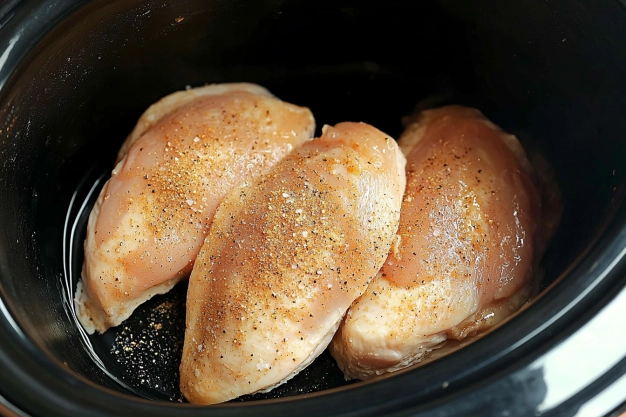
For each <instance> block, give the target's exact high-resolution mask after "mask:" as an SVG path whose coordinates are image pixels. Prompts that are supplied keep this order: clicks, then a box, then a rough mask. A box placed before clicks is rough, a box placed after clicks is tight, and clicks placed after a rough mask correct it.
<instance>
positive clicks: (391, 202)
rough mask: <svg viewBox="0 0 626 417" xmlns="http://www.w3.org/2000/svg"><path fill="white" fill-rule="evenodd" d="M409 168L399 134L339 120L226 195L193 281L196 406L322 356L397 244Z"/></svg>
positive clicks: (190, 345)
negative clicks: (396, 135)
mask: <svg viewBox="0 0 626 417" xmlns="http://www.w3.org/2000/svg"><path fill="white" fill-rule="evenodd" d="M404 167H405V158H404V156H403V155H402V153H401V152H400V150H399V148H398V146H397V144H396V142H395V141H394V140H393V139H392V138H390V137H389V136H387V135H385V134H384V133H382V132H380V131H379V130H377V129H375V128H373V127H371V126H369V125H366V124H362V123H341V124H338V125H337V126H336V127H329V126H325V128H324V130H323V135H322V137H321V138H319V139H315V140H314V141H312V142H309V143H307V144H305V145H303V146H302V147H300V148H299V149H298V150H296V151H294V152H293V153H292V154H291V155H290V156H288V157H287V158H285V159H284V160H283V161H281V162H280V163H279V164H277V165H276V166H275V167H274V168H273V169H272V170H271V171H270V172H269V173H268V174H267V175H265V176H263V177H261V178H260V179H258V180H256V181H251V182H250V183H249V184H247V185H245V186H243V187H241V188H238V189H235V190H233V191H232V192H231V193H230V194H229V195H228V196H227V197H226V198H225V199H224V201H223V202H222V204H221V205H220V206H219V208H218V210H217V213H216V215H215V219H214V221H213V225H212V227H211V231H210V234H209V236H208V237H207V240H206V243H205V244H204V246H203V247H202V250H201V252H200V255H199V256H198V260H197V261H196V265H195V267H194V270H193V272H192V274H191V278H190V282H189V290H188V294H187V329H186V334H185V344H184V349H183V359H182V364H181V368H180V369H181V372H180V375H181V390H182V392H183V394H184V395H185V397H186V398H187V399H188V400H189V401H190V402H192V403H195V404H213V403H219V402H223V401H227V400H230V399H232V398H235V397H238V396H240V395H244V394H250V393H254V392H257V391H264V392H266V391H269V390H271V389H272V388H274V387H275V386H277V385H280V384H281V383H283V382H285V381H287V380H288V379H290V378H291V377H293V376H294V375H295V374H297V373H298V372H299V371H300V370H302V369H303V368H304V367H306V366H307V365H308V364H310V363H311V362H312V361H313V360H314V359H315V358H316V357H317V356H318V355H319V354H320V353H321V352H322V351H323V350H324V349H325V348H326V346H327V345H328V343H329V342H330V340H331V338H332V336H333V334H334V333H335V331H336V329H337V327H338V325H339V322H340V321H341V319H342V317H343V316H344V314H345V312H346V310H347V309H348V307H349V306H350V304H351V303H352V302H353V301H354V300H355V299H356V298H357V297H358V296H359V295H361V294H362V293H363V291H364V290H365V288H366V287H367V284H368V283H369V281H370V280H371V279H372V278H373V277H374V276H375V275H376V272H378V270H379V268H380V267H381V265H382V264H383V262H384V261H385V258H386V256H387V253H388V251H389V247H390V245H391V243H392V242H393V240H394V238H395V234H396V231H397V226H398V222H399V218H400V204H401V200H402V194H403V192H404V185H405V173H404Z"/></svg>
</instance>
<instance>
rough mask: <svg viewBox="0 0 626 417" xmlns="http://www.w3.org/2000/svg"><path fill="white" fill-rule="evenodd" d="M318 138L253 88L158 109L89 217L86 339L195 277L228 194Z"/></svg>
mask: <svg viewBox="0 0 626 417" xmlns="http://www.w3.org/2000/svg"><path fill="white" fill-rule="evenodd" d="M314 130H315V122H314V119H313V115H312V114H311V112H310V111H309V109H307V108H304V107H299V106H295V105H292V104H289V103H285V102H282V101H280V100H279V99H277V98H275V97H273V96H272V95H271V94H270V93H269V92H268V91H267V90H266V89H264V88H262V87H260V86H257V85H254V84H243V83H242V84H218V85H209V86H205V87H200V88H197V89H191V90H187V91H181V92H177V93H174V94H172V95H170V96H167V97H165V98H163V99H162V100H160V101H159V102H157V103H155V104H154V105H152V106H151V107H150V108H149V109H148V110H147V111H146V112H145V113H144V114H143V115H142V116H141V118H140V119H139V122H138V124H137V126H136V128H135V130H134V131H133V133H131V135H130V136H129V137H128V139H127V141H126V142H125V143H124V145H123V146H122V149H121V150H120V154H119V156H118V162H117V164H116V166H115V168H114V169H113V172H112V175H111V179H109V181H108V182H107V183H106V184H105V186H104V188H103V189H102V191H101V193H100V195H99V197H98V200H97V202H96V204H95V206H94V208H93V210H92V212H91V214H90V216H89V222H88V226H87V237H86V240H85V261H84V264H83V271H82V282H79V284H78V287H77V290H76V297H75V305H76V311H77V316H78V318H79V319H80V321H81V323H82V324H83V326H84V327H85V329H86V330H87V331H88V332H89V333H93V332H94V331H98V332H100V333H103V332H104V331H106V330H107V329H108V328H109V327H113V326H116V325H118V324H120V323H121V322H122V321H123V320H125V319H126V318H128V317H129V316H130V314H131V313H132V312H133V310H134V309H135V308H136V307H137V306H138V305H139V304H141V303H143V302H144V301H146V300H148V299H150V298H151V297H152V296H154V295H156V294H162V293H165V292H167V291H168V290H169V289H170V288H172V287H173V286H174V284H176V283H177V282H178V281H179V280H181V279H182V278H184V277H186V276H188V275H189V273H190V272H191V269H192V267H193V263H194V261H195V259H196V256H197V254H198V252H199V250H200V247H201V245H202V243H203V242H204V238H205V236H206V234H207V233H208V228H209V225H210V223H211V220H212V218H213V215H214V213H215V210H216V208H217V206H218V204H219V203H220V201H221V200H222V199H223V197H224V196H225V195H226V193H228V192H229V191H230V190H231V189H232V188H233V187H235V186H237V185H239V184H241V183H242V182H243V181H244V180H248V179H250V178H251V177H256V176H258V175H261V174H263V173H265V172H267V170H268V169H269V168H270V167H272V166H273V165H274V164H275V163H276V162H278V161H279V160H281V159H282V158H283V157H285V156H286V155H288V154H289V153H290V152H291V151H292V150H293V149H295V148H297V147H298V146H300V145H301V144H302V143H304V142H305V141H307V140H309V139H311V138H312V136H313V133H314Z"/></svg>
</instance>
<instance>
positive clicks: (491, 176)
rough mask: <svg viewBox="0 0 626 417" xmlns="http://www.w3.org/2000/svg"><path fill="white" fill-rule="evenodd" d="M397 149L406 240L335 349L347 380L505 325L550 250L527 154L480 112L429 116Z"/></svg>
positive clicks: (351, 315) (353, 311) (455, 109)
mask: <svg viewBox="0 0 626 417" xmlns="http://www.w3.org/2000/svg"><path fill="white" fill-rule="evenodd" d="M399 145H400V147H401V148H402V150H403V152H404V153H405V155H406V156H407V188H406V193H405V195H404V200H403V202H402V214H401V220H400V226H399V229H398V240H397V242H396V244H395V245H394V246H393V247H392V250H391V252H390V254H389V257H388V258H387V261H386V262H385V264H384V266H383V268H382V269H381V271H380V272H379V274H378V276H377V277H376V279H374V280H373V281H372V283H371V284H370V286H369V288H368V289H367V291H366V292H365V294H363V296H362V297H361V298H360V299H359V300H358V301H356V302H355V303H354V304H353V305H352V307H351V308H350V310H349V312H348V314H347V315H346V318H345V320H344V322H343V323H342V325H341V327H340V328H339V331H338V332H337V334H336V335H335V337H334V339H333V341H332V343H331V345H330V349H331V353H332V355H333V356H334V357H335V359H336V360H337V363H338V364H339V367H340V368H341V369H342V371H343V372H344V374H345V376H346V377H347V378H354V379H369V378H372V377H374V376H376V375H379V374H382V373H385V372H392V371H395V370H398V369H402V368H405V367H407V366H409V365H412V364H414V363H417V362H419V361H421V360H422V359H423V358H424V356H425V355H426V354H427V353H428V352H430V351H432V350H433V349H436V348H438V347H440V346H442V345H443V343H444V342H445V341H446V340H449V339H455V340H463V339H464V338H466V337H468V336H470V335H474V334H476V333H477V332H478V331H479V330H481V329H484V328H487V327H489V326H492V325H494V324H496V323H498V322H500V321H501V320H503V319H504V318H506V317H507V316H509V315H510V314H511V313H512V312H514V311H516V310H517V309H518V308H519V307H520V306H521V305H522V304H523V303H525V302H526V301H527V299H528V296H529V291H530V288H531V285H532V281H533V280H532V278H533V273H534V272H535V266H536V264H537V261H538V259H539V257H540V256H541V253H540V252H541V251H543V248H545V240H546V239H549V236H547V235H545V234H542V233H539V232H538V226H539V225H540V221H541V202H540V196H539V194H538V191H537V188H536V186H535V184H534V180H533V173H532V167H531V165H530V163H529V162H528V160H527V158H526V156H525V153H524V150H523V149H522V147H521V145H520V144H519V143H518V141H517V139H516V138H515V137H514V136H512V135H508V134H506V133H504V132H503V131H501V130H500V129H499V128H498V127H496V126H494V125H493V124H492V123H490V122H489V121H488V120H487V119H486V118H485V117H484V116H483V115H482V114H481V113H480V112H479V111H478V110H475V109H470V108H464V107H459V106H450V107H443V108H440V109H437V110H429V111H424V112H423V113H422V114H421V115H419V117H418V118H417V119H416V120H414V121H413V122H412V123H411V124H410V125H409V126H408V127H407V129H406V131H405V132H404V133H403V135H402V137H401V138H400V140H399ZM553 218H554V217H553ZM553 229H554V228H553Z"/></svg>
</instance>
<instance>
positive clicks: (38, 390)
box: [0, 0, 626, 416]
mask: <svg viewBox="0 0 626 417" xmlns="http://www.w3.org/2000/svg"><path fill="white" fill-rule="evenodd" d="M15 3H17V4H16V5H15V7H13V8H10V9H6V13H7V15H5V16H0V21H5V25H4V27H3V28H2V31H1V32H0V44H4V45H10V47H9V48H7V50H5V52H4V53H3V55H2V56H1V57H0V64H1V65H0V99H1V98H2V97H6V91H5V87H6V86H7V85H9V84H10V79H11V77H12V76H13V75H14V71H15V69H16V68H17V67H18V66H19V64H20V63H21V62H22V61H23V59H24V58H26V57H27V56H28V53H29V51H30V50H31V49H32V48H31V47H32V46H33V45H35V44H36V43H37V42H38V41H39V40H41V39H42V38H43V37H44V36H45V34H46V33H47V30H46V29H47V28H48V29H50V28H52V27H53V26H54V24H53V23H54V22H58V21H61V20H63V18H64V16H67V15H68V14H69V13H71V12H72V11H73V10H75V9H77V8H79V7H82V5H83V4H84V3H86V2H85V1H81V2H74V1H70V0H49V1H47V2H43V3H40V4H39V5H36V6H35V4H36V2H35V1H21V2H15ZM52 6H54V7H52ZM44 10H45V11H46V13H43V12H42V11H44ZM0 11H1V10H0ZM29 14H37V15H38V16H40V18H39V19H29V25H27V26H23V25H22V22H23V20H24V19H25V17H26V16H27V15H29ZM9 15H12V17H10V18H9ZM625 218H626V209H624V207H621V208H620V210H619V213H618V215H616V216H615V218H614V219H613V221H612V222H611V224H610V226H609V227H608V228H607V232H606V235H605V236H602V238H601V239H599V240H598V242H596V243H595V245H594V247H593V249H592V250H590V251H589V252H588V253H587V254H585V255H584V257H583V258H582V259H581V260H580V261H579V262H578V264H577V265H576V266H575V267H574V268H573V269H572V270H571V271H570V273H569V275H568V277H567V279H568V281H577V282H579V281H580V282H583V281H584V282H587V283H590V284H591V283H594V282H595V284H596V286H595V287H594V288H590V289H589V292H588V295H589V294H591V293H594V292H600V291H601V292H604V291H606V289H607V288H608V287H616V286H617V285H621V286H623V285H624V283H623V280H621V281H620V279H621V278H622V276H623V272H624V269H625V265H626V261H625V260H624V259H623V249H624V246H625V243H626V221H625V220H626V219H625ZM618 254H621V256H622V257H620V258H614V257H615V256H617V255H618ZM612 256H613V257H612ZM609 267H610V270H608V271H607V268H609ZM605 272H606V275H604V276H603V277H602V276H601V274H603V273H605ZM599 278H601V279H600V280H598V279H599ZM601 284H602V285H601ZM563 287H564V285H563V280H559V282H556V283H555V284H554V286H553V288H551V289H550V290H549V291H547V292H546V293H544V294H543V295H542V297H540V298H539V299H538V300H537V301H536V302H535V303H534V304H533V306H531V307H530V308H528V309H527V310H526V311H524V312H522V313H521V314H519V315H518V316H516V317H514V318H513V319H512V320H511V322H515V323H518V324H520V323H522V322H523V321H524V318H525V317H526V314H527V313H528V312H529V311H532V310H533V309H535V310H536V309H538V308H540V307H541V308H544V309H546V310H551V309H550V306H549V304H550V301H551V299H552V298H557V297H558V298H561V299H562V298H565V297H566V296H570V297H571V300H570V303H566V304H565V305H566V306H567V307H568V308H564V309H559V311H553V313H554V314H553V316H552V317H557V316H558V318H557V319H556V320H554V321H553V322H552V323H550V324H549V326H554V328H558V327H560V326H562V324H561V322H563V321H565V316H566V315H568V313H572V310H574V309H575V310H576V311H577V312H578V313H577V314H580V311H579V310H581V309H582V304H579V305H575V304H574V305H573V304H572V303H573V302H574V301H575V300H577V299H578V296H575V295H573V294H570V293H567V292H563V293H558V291H559V290H560V289H563ZM616 292H617V291H616ZM590 298H593V297H590ZM0 302H2V303H4V304H5V305H6V306H7V310H8V311H9V314H11V313H10V312H11V310H12V309H11V307H10V305H11V304H10V302H9V301H8V300H7V299H6V295H5V294H4V292H3V291H2V289H1V288H0ZM555 304H558V303H555ZM559 305H561V304H559ZM552 310H555V309H554V308H552ZM15 319H16V322H18V323H19V318H15ZM9 320H11V318H10V317H5V316H1V317H0V329H1V333H2V334H4V335H5V339H6V341H7V345H9V348H10V349H7V348H6V347H5V346H0V381H2V382H3V383H2V384H1V387H0V394H1V395H4V396H6V398H7V399H8V400H9V401H11V402H12V403H14V404H16V405H17V406H19V407H20V408H21V409H23V410H27V411H29V412H31V411H32V412H37V413H40V412H42V413H44V414H45V415H49V416H54V415H67V413H68V411H70V410H72V411H75V412H76V413H81V414H82V413H85V410H88V412H89V413H90V415H94V416H105V415H121V414H120V410H124V411H123V412H124V413H125V415H136V413H137V412H139V411H146V412H150V413H151V414H152V415H155V416H158V415H171V413H172V412H176V413H179V415H187V413H188V412H190V411H193V413H194V415H218V413H221V415H258V413H259V412H260V410H261V409H263V410H264V411H268V412H271V411H276V410H280V409H281V407H282V406H283V405H284V404H293V403H294V402H295V401H297V402H298V403H299V404H298V407H299V408H305V407H306V408H308V409H310V410H311V411H315V410H317V411H319V412H321V413H324V414H326V415H329V414H328V411H327V410H328V408H330V409H331V410H333V411H337V412H350V411H354V410H351V409H350V407H352V406H353V405H354V404H358V406H359V410H364V411H366V412H371V413H380V412H382V410H386V409H397V408H398V407H400V406H402V405H405V404H414V402H415V399H414V398H411V396H410V395H404V394H405V393H406V392H407V391H409V389H407V385H410V384H408V383H409V382H410V380H411V378H412V373H413V372H415V371H406V372H400V373H398V374H397V375H393V376H391V377H389V378H385V379H383V380H381V381H376V382H369V383H361V384H359V385H357V386H351V387H342V388H338V389H333V390H328V391H324V392H320V393H315V394H308V395H303V396H297V397H289V398H285V399H278V400H265V401H262V402H253V403H245V406H243V407H242V405H243V403H231V404H225V405H219V406H214V407H210V408H203V409H199V408H197V407H193V406H190V405H186V404H184V405H180V404H173V403H161V402H159V403H156V402H151V401H147V400H143V399H138V398H133V397H130V396H127V395H124V394H121V393H118V392H115V391H113V390H109V389H106V388H103V387H100V386H98V385H97V384H95V383H93V382H92V381H89V380H87V379H85V378H83V377H81V376H79V375H77V374H75V373H73V372H72V371H71V370H67V369H64V367H63V365H62V364H60V363H59V362H58V361H57V360H56V359H54V358H52V357H49V356H47V355H46V354H44V355H42V354H41V353H42V352H41V349H40V347H38V346H37V345H36V344H35V343H34V342H33V341H31V340H29V339H27V338H24V337H21V336H20V335H19V334H16V332H13V331H12V326H11V324H10V323H9ZM545 327H547V326H545ZM507 329H508V330H507ZM545 330H546V329H545V328H544V329H542V331H545ZM504 333H513V330H512V329H511V328H510V326H504V327H502V328H499V329H497V331H495V332H492V334H490V335H487V336H486V337H485V338H483V339H481V340H478V341H476V342H475V343H474V344H472V345H470V346H468V347H466V348H465V349H464V354H463V356H464V357H466V358H465V359H463V360H460V357H459V355H455V358H444V359H443V360H442V361H437V362H440V363H443V361H444V360H446V361H448V362H450V361H451V360H452V359H454V361H455V362H467V363H471V361H469V358H470V357H476V356H485V355H484V354H482V355H481V354H480V349H482V348H484V347H485V346H484V345H487V344H488V342H489V340H491V339H493V338H495V337H498V335H502V334H504ZM515 333H519V332H517V330H515ZM540 333H541V332H540V331H534V332H528V334H525V335H522V334H518V335H517V336H518V345H517V346H514V347H513V348H512V349H510V350H507V351H506V352H501V356H500V357H499V358H498V363H502V362H505V361H503V359H504V358H505V356H507V357H509V356H510V357H514V356H518V357H519V356H520V355H519V352H517V351H519V350H521V349H522V347H523V348H524V350H532V347H531V345H533V346H535V347H536V346H537V345H538V344H539V343H545V337H543V338H541V337H540ZM531 342H532V343H531ZM487 350H488V349H487ZM529 357H532V355H531V356H525V358H526V360H527V359H528V358H529ZM437 362H433V363H432V364H429V365H427V366H428V367H431V368H433V369H436V368H437V367H438V365H437ZM483 362H484V361H483ZM494 363H495V362H494ZM494 363H492V364H491V365H490V366H495V365H494ZM508 366H509V367H511V366H514V364H509V365H508ZM25 368H28V370H29V371H30V372H28V373H25V372H24V369H25ZM475 371H477V369H475V367H474V368H472V367H468V368H467V369H466V371H465V374H470V373H474V377H477V376H478V375H479V374H480V373H476V372H475ZM483 371H484V368H483ZM59 377H60V378H59ZM459 378H460V377H459ZM399 388H400V389H399ZM454 388H455V387H454V384H453V385H451V386H450V387H449V389H448V391H447V392H452V390H453V389H454ZM77 391H81V395H80V397H79V398H80V399H81V402H80V403H79V402H77V401H76V397H77V396H76V392H77ZM381 392H384V393H386V394H389V393H392V394H393V396H391V397H389V396H388V401H385V402H383V403H382V404H381V401H380V398H381V397H380V393H381ZM68 393H73V395H72V396H71V398H72V401H68V400H67V398H68V397H67V395H66V394H68ZM441 395H445V393H443V392H440V393H439V396H441ZM322 396H323V397H324V399H325V400H326V401H324V404H323V405H322V406H320V405H316V404H318V402H315V401H314V400H315V399H316V398H319V397H322ZM346 397H350V400H348V399H346ZM436 397H437V396H435V395H434V396H433V398H436ZM328 401H333V404H332V405H329V402H328ZM351 404H352V405H351ZM363 406H365V408H362V407H363ZM327 407H328V408H327Z"/></svg>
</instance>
